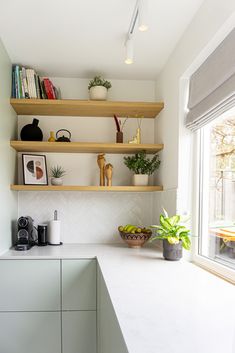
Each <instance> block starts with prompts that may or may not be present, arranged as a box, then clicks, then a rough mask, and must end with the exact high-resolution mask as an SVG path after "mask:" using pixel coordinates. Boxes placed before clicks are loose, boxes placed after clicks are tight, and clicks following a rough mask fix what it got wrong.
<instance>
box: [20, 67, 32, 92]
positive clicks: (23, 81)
mask: <svg viewBox="0 0 235 353" xmlns="http://www.w3.org/2000/svg"><path fill="white" fill-rule="evenodd" d="M22 83H23V87H24V96H25V98H30V96H29V89H28V82H27V75H26V69H25V67H22Z"/></svg>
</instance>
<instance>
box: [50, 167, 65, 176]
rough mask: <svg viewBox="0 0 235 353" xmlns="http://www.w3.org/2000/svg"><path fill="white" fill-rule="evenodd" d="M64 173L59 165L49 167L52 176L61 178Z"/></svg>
mask: <svg viewBox="0 0 235 353" xmlns="http://www.w3.org/2000/svg"><path fill="white" fill-rule="evenodd" d="M65 175H66V171H65V170H64V169H63V168H62V167H61V166H59V165H57V166H55V167H52V168H51V176H52V178H62V177H63V176H65Z"/></svg>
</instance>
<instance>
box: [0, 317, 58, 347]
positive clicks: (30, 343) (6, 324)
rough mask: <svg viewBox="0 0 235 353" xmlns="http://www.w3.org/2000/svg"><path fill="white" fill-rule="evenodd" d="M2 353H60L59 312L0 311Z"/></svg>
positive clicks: (0, 345) (0, 344)
mask: <svg viewBox="0 0 235 353" xmlns="http://www.w3.org/2000/svg"><path fill="white" fill-rule="evenodd" d="M0 327H1V330H0V351H1V352H2V353H60V352H61V318H60V313H59V312H54V313H52V312H41V313H39V312H36V313H35V312H24V313H22V312H15V313H14V312H7V313H0Z"/></svg>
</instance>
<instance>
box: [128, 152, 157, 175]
mask: <svg viewBox="0 0 235 353" xmlns="http://www.w3.org/2000/svg"><path fill="white" fill-rule="evenodd" d="M160 163H161V161H160V160H159V156H158V155H157V154H155V155H154V156H153V158H152V159H150V158H147V156H146V152H145V151H141V152H139V153H136V154H135V155H134V156H131V157H130V156H128V157H124V164H125V165H126V166H127V168H129V169H130V170H131V171H133V172H134V173H135V174H148V175H151V174H153V173H154V171H155V170H157V169H158V168H159V166H160Z"/></svg>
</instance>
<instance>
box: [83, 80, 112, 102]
mask: <svg viewBox="0 0 235 353" xmlns="http://www.w3.org/2000/svg"><path fill="white" fill-rule="evenodd" d="M111 87H112V85H111V83H110V82H109V81H107V80H105V79H103V78H102V77H101V76H95V77H94V78H93V79H92V80H91V81H90V82H89V85H88V90H89V95H90V99H91V100H99V101H105V100H106V99H107V94H108V90H109V89H110V88H111Z"/></svg>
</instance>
